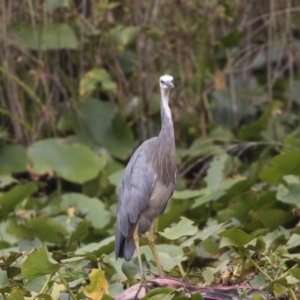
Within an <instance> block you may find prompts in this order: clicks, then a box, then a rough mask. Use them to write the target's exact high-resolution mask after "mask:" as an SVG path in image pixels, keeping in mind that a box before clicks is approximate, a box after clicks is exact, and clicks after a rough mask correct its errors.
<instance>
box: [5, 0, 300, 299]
mask: <svg viewBox="0 0 300 300" xmlns="http://www.w3.org/2000/svg"><path fill="white" fill-rule="evenodd" d="M0 11H1V15H0V40H1V43H0V59H1V64H0V116H1V120H0V140H1V144H0V191H1V194H0V249H1V252H0V298H1V299H2V298H3V299H9V300H15V299H16V300H19V299H20V300H22V299H24V298H25V297H31V298H32V299H33V298H34V297H38V298H42V299H53V300H56V299H60V298H61V299H69V297H71V298H72V299H81V298H84V297H89V298H91V299H101V298H103V299H111V298H112V297H116V296H117V295H118V294H120V293H121V292H122V291H123V290H125V289H126V288H128V287H129V286H131V285H133V284H134V283H137V282H138V281H139V278H140V277H139V276H140V275H139V268H138V263H137V258H136V256H135V257H134V258H133V260H132V261H130V262H124V260H122V259H119V260H117V261H116V260H115V257H114V226H115V220H116V218H115V217H116V205H117V188H118V184H119V182H120V178H121V176H122V172H123V170H124V166H125V165H126V162H127V161H128V159H129V157H130V155H131V154H132V152H133V151H134V149H135V148H136V147H137V146H138V145H139V144H140V143H141V142H142V141H144V140H145V139H147V138H149V137H151V136H154V135H157V134H158V132H159V130H160V114H159V94H158V78H159V76H160V75H162V74H164V73H169V74H171V75H173V76H174V78H175V86H176V88H175V89H174V90H173V91H172V94H171V98H172V100H171V106H172V113H173V119H174V123H175V135H176V144H177V163H178V182H177V186H176V191H175V193H174V195H173V198H172V200H171V201H170V202H169V204H168V206H167V208H166V211H165V214H164V215H163V216H162V217H161V218H160V219H159V221H158V223H157V231H158V234H157V237H156V241H157V245H158V246H157V248H158V251H159V253H160V257H161V260H162V264H163V268H164V270H165V272H166V274H167V275H168V276H170V277H174V278H179V279H185V280H188V281H189V282H190V283H191V284H192V285H194V286H204V285H210V286H216V285H219V286H222V285H224V286H227V285H240V284H241V285H252V286H254V287H256V288H260V289H262V290H265V291H267V292H268V293H269V294H270V296H271V297H272V299H293V300H296V299H299V298H300V293H299V288H300V267H299V265H298V264H299V261H300V227H299V224H300V222H299V218H300V139H299V137H300V125H299V124H300V122H299V121H300V117H299V111H300V81H299V80H300V79H299V74H298V73H299V72H298V70H299V67H300V61H299V57H300V56H299V54H300V48H299V43H300V40H299V36H300V31H299V28H300V18H299V15H300V3H299V1H297V0H295V1H292V0H285V1H280V0H278V1H277V0H260V1H257V0H254V1H246V0H223V1H221V0H194V1H193V0H187V1H183V0H177V1H174V0H165V1H160V0H157V1H139V0H136V1H134V0H132V1H119V2H118V1H109V0H94V1H92V0H73V1H72V0H43V1H42V0H27V1H25V0H18V1H3V2H2V3H1V6H0ZM141 251H142V254H143V259H144V262H145V268H147V269H148V270H149V271H150V272H148V273H147V278H153V274H155V273H156V267H155V265H154V263H153V258H152V256H151V253H150V249H149V247H148V246H147V245H146V239H145V238H142V247H141ZM179 294H180V290H177V291H176V290H172V289H160V290H158V292H155V293H153V291H152V294H151V292H150V294H149V295H148V296H149V297H148V298H151V299H172V298H173V299H183V296H182V295H181V296H180V295H179ZM180 297H181V298H180ZM239 297H240V299H246V298H244V297H245V291H244V290H243V289H241V290H239ZM194 299H200V296H199V297H198V298H194ZM252 299H263V298H262V296H260V295H259V294H255V295H253V297H252Z"/></svg>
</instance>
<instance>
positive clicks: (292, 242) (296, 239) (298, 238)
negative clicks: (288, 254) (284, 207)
mask: <svg viewBox="0 0 300 300" xmlns="http://www.w3.org/2000/svg"><path fill="white" fill-rule="evenodd" d="M299 245H300V235H299V234H295V233H293V234H292V236H291V237H290V238H289V240H288V242H287V244H286V247H287V249H290V248H294V247H297V246H299Z"/></svg>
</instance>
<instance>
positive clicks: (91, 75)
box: [79, 68, 117, 97]
mask: <svg viewBox="0 0 300 300" xmlns="http://www.w3.org/2000/svg"><path fill="white" fill-rule="evenodd" d="M99 83H100V84H101V87H102V90H104V91H110V90H114V89H116V87H117V85H116V83H115V82H114V81H112V79H111V77H110V75H109V73H108V72H107V71H106V70H105V69H100V68H98V69H92V70H90V71H88V72H87V73H85V74H84V76H83V78H82V79H81V80H80V86H79V95H80V96H81V97H88V96H91V95H92V93H93V92H94V91H95V90H96V87H97V85H98V84H99Z"/></svg>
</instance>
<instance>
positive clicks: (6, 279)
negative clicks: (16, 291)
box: [0, 257, 9, 287]
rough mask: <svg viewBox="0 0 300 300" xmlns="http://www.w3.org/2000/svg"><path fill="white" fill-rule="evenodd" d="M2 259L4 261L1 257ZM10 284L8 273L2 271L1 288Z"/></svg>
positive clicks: (0, 275) (0, 272)
mask: <svg viewBox="0 0 300 300" xmlns="http://www.w3.org/2000/svg"><path fill="white" fill-rule="evenodd" d="M0 259H1V260H2V258H1V257H0ZM8 283H9V280H8V277H7V272H6V271H4V270H0V287H3V286H5V285H6V284H8Z"/></svg>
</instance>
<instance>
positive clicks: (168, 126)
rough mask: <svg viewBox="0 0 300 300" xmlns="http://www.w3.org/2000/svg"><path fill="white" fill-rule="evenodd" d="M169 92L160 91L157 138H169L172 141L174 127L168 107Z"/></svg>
mask: <svg viewBox="0 0 300 300" xmlns="http://www.w3.org/2000/svg"><path fill="white" fill-rule="evenodd" d="M169 94H170V90H163V89H162V90H161V98H160V114H161V131H160V134H159V138H162V139H165V138H171V139H173V140H174V127H173V120H172V114H171V110H170V107H169Z"/></svg>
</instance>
